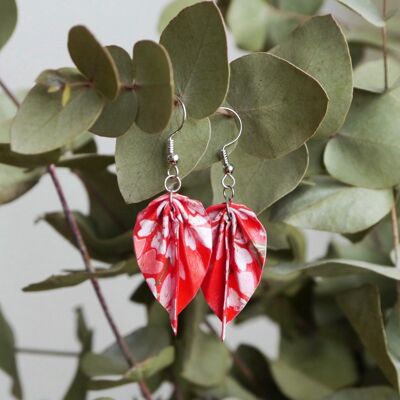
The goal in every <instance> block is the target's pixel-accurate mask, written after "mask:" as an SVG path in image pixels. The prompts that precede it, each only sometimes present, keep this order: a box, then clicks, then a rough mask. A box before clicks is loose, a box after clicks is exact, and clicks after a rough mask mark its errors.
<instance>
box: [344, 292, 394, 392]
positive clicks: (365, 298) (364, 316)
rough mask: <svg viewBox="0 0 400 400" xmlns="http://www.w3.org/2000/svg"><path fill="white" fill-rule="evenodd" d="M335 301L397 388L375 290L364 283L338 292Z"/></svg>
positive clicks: (378, 297)
mask: <svg viewBox="0 0 400 400" xmlns="http://www.w3.org/2000/svg"><path fill="white" fill-rule="evenodd" d="M337 301H338V303H339V306H340V307H341V308H342V310H343V312H344V313H345V315H346V317H347V319H348V320H349V322H350V324H351V326H352V327H353V329H354V330H355V331H356V333H357V335H358V336H359V338H360V340H361V342H362V343H363V345H364V347H365V348H366V349H367V351H368V353H369V354H370V355H371V356H372V357H373V359H374V360H375V362H376V363H377V364H378V366H379V368H380V369H381V370H382V372H383V373H384V374H385V376H386V378H387V379H388V380H389V382H390V383H391V384H392V385H393V386H394V387H395V389H396V390H399V372H398V371H399V366H400V364H399V360H398V359H397V358H395V357H394V356H393V355H392V354H391V352H390V350H389V348H388V342H387V336H386V333H385V325H384V319H383V315H382V309H381V300H380V296H379V290H378V289H377V288H376V287H375V286H372V285H365V286H362V287H360V288H356V289H353V290H349V291H346V292H344V293H342V294H339V295H338V296H337Z"/></svg>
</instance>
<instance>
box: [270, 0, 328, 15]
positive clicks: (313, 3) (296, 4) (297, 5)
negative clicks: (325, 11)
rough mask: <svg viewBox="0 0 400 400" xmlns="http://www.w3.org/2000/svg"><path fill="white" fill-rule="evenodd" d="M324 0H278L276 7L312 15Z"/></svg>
mask: <svg viewBox="0 0 400 400" xmlns="http://www.w3.org/2000/svg"><path fill="white" fill-rule="evenodd" d="M323 3H324V0H296V1H293V0H278V1H277V5H278V7H279V8H280V9H281V10H283V11H287V12H293V13H299V14H303V15H314V14H315V13H316V12H317V11H318V10H319V9H320V8H321V6H322V4H323Z"/></svg>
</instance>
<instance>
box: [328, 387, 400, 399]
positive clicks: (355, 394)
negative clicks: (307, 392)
mask: <svg viewBox="0 0 400 400" xmlns="http://www.w3.org/2000/svg"><path fill="white" fill-rule="evenodd" d="M399 399H400V396H399V395H398V394H397V393H396V392H395V391H394V390H393V389H392V388H389V387H386V386H375V387H367V388H353V389H344V390H340V391H339V392H337V393H335V394H334V395H332V396H330V397H328V398H327V399H326V400H399Z"/></svg>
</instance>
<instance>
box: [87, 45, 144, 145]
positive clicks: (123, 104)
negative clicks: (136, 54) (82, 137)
mask: <svg viewBox="0 0 400 400" xmlns="http://www.w3.org/2000/svg"><path fill="white" fill-rule="evenodd" d="M107 50H108V52H109V53H110V55H111V57H112V58H113V60H114V63H115V65H116V67H117V70H118V73H119V78H120V80H121V83H122V85H123V86H121V87H120V89H119V93H118V96H117V97H116V98H115V99H114V100H111V101H109V102H107V103H106V105H105V106H104V108H103V111H102V113H101V114H100V116H99V118H98V119H97V120H96V122H95V124H94V125H93V126H92V127H91V128H90V131H91V132H93V133H95V134H96V135H99V136H105V137H118V136H121V135H123V134H124V133H125V132H126V131H127V130H128V129H129V128H130V127H131V126H132V124H133V123H134V121H135V119H136V112H137V98H136V93H135V92H134V90H133V63H132V59H131V57H130V55H129V54H128V53H127V52H126V51H125V50H124V49H122V48H121V47H118V46H108V47H107Z"/></svg>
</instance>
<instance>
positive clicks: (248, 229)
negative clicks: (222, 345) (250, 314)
mask: <svg viewBox="0 0 400 400" xmlns="http://www.w3.org/2000/svg"><path fill="white" fill-rule="evenodd" d="M229 208H230V213H229V214H228V212H227V207H226V205H225V204H218V205H214V206H211V207H209V208H208V209H207V213H208V215H209V216H210V219H211V228H212V238H213V252H212V256H211V263H210V267H209V270H208V272H207V275H206V277H205V279H204V282H203V284H202V290H203V293H204V296H205V298H206V301H207V303H208V305H209V306H210V307H211V309H212V310H213V311H214V312H215V314H216V315H217V316H218V318H219V319H220V320H221V321H222V332H221V339H222V340H223V339H224V338H225V328H226V324H227V323H228V322H230V321H232V320H233V319H234V318H235V317H236V316H237V315H238V314H239V313H240V311H241V310H242V309H243V308H244V306H245V305H246V304H247V302H248V301H249V300H250V297H251V296H252V295H253V293H254V291H255V290H256V288H257V286H258V284H259V282H260V279H261V273H262V268H263V266H264V263H265V257H266V250H267V235H266V232H265V229H264V227H263V225H262V224H261V222H260V221H259V220H258V219H257V217H256V214H255V213H254V211H252V210H250V209H249V208H248V207H246V206H244V205H242V204H235V203H231V204H230V206H229Z"/></svg>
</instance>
